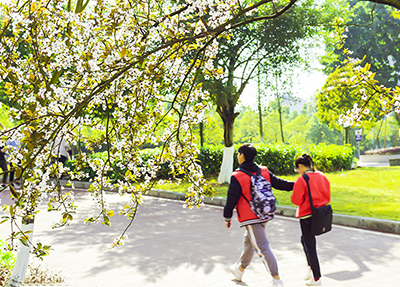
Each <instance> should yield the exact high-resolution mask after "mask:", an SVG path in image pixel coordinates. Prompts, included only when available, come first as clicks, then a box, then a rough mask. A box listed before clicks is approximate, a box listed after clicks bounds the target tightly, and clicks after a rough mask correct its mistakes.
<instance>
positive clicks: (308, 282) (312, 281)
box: [306, 278, 322, 286]
mask: <svg viewBox="0 0 400 287" xmlns="http://www.w3.org/2000/svg"><path fill="white" fill-rule="evenodd" d="M306 285H307V286H321V285H322V283H321V278H319V279H318V280H317V281H315V279H314V278H311V279H310V280H307V281H306Z"/></svg>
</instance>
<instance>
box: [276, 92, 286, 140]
mask: <svg viewBox="0 0 400 287" xmlns="http://www.w3.org/2000/svg"><path fill="white" fill-rule="evenodd" d="M278 113H279V125H280V129H281V137H282V143H285V138H284V137H283V124H282V107H281V100H280V99H279V97H278Z"/></svg>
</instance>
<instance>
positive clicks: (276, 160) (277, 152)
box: [66, 144, 354, 181]
mask: <svg viewBox="0 0 400 287" xmlns="http://www.w3.org/2000/svg"><path fill="white" fill-rule="evenodd" d="M239 146H240V145H236V146H235V154H234V169H236V168H237V167H238V162H237V159H236V156H237V149H238V148H239ZM255 146H256V148H257V156H256V158H255V160H254V161H255V162H256V163H258V164H260V165H265V166H267V167H268V168H269V169H270V170H271V172H272V173H274V174H277V175H282V174H290V173H294V161H295V159H296V157H297V156H300V155H302V154H303V153H305V152H307V153H310V154H311V156H312V157H313V158H314V161H315V165H316V167H317V169H318V170H321V171H324V172H325V171H335V170H346V169H351V166H352V163H353V157H354V153H353V149H352V148H351V147H350V146H337V145H326V144H320V145H312V146H310V149H309V150H308V151H307V150H304V149H303V148H302V147H299V146H296V145H285V144H266V145H264V144H257V145H255ZM223 149H224V146H223V145H219V146H212V145H210V146H204V147H202V148H201V149H200V153H199V156H198V158H197V159H198V161H199V164H200V166H201V167H202V170H203V173H204V174H205V175H215V174H218V172H219V170H220V167H221V163H222V156H223ZM160 153H161V150H160V149H158V148H155V149H144V150H142V151H141V153H140V156H141V157H142V159H143V165H146V163H147V161H148V160H149V159H156V158H158V156H159V155H160ZM92 157H93V158H98V159H102V160H106V158H107V153H106V152H101V153H96V154H93V155H92ZM66 164H67V166H68V167H70V169H71V170H72V171H78V170H76V167H77V166H78V165H76V160H72V161H67V163H66ZM168 166H169V164H168V163H164V164H163V166H162V168H161V169H160V171H159V172H158V174H157V177H158V179H168V178H170V177H171V172H170V169H169V167H168ZM115 168H116V169H117V170H118V172H120V173H121V174H125V172H126V170H124V169H121V168H118V167H115ZM82 171H84V172H86V173H87V174H88V178H87V179H91V178H93V177H94V172H93V171H92V170H91V168H90V167H89V166H84V168H83V169H82ZM108 176H109V177H110V179H111V180H112V181H116V180H118V179H120V177H119V175H118V173H116V172H111V171H110V172H109V173H108ZM176 176H178V177H179V175H176ZM138 180H140V179H138Z"/></svg>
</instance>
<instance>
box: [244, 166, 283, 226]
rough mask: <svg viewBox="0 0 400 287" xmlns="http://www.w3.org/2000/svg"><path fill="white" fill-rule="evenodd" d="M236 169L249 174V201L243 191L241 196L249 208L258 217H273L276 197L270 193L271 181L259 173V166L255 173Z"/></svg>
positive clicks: (269, 218)
mask: <svg viewBox="0 0 400 287" xmlns="http://www.w3.org/2000/svg"><path fill="white" fill-rule="evenodd" d="M238 170H239V171H241V172H244V173H245V174H247V175H248V176H250V182H251V186H250V194H251V201H249V200H248V199H247V198H246V197H245V196H244V195H243V193H242V196H243V197H244V199H245V200H246V201H247V202H248V203H249V204H250V207H251V210H252V211H253V212H254V213H255V214H256V215H257V217H258V218H260V219H268V220H271V219H273V218H274V215H275V211H276V207H275V204H276V198H275V196H274V194H273V193H272V186H271V183H270V182H269V181H268V180H267V179H265V178H264V177H263V176H262V175H261V168H258V170H257V173H256V174H252V173H251V172H249V171H247V170H245V169H241V168H239V169H238Z"/></svg>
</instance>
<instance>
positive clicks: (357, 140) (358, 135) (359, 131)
mask: <svg viewBox="0 0 400 287" xmlns="http://www.w3.org/2000/svg"><path fill="white" fill-rule="evenodd" d="M355 132H356V142H358V159H360V142H361V140H362V136H361V135H362V130H361V129H360V130H356V131H355Z"/></svg>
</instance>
